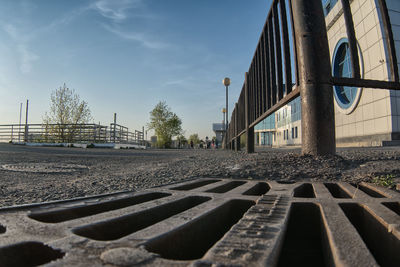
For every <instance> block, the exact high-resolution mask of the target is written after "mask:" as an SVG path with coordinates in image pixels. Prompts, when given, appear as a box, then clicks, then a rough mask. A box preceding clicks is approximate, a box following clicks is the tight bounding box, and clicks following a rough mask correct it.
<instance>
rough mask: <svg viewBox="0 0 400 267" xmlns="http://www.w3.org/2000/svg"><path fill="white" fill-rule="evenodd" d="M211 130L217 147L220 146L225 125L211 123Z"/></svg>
mask: <svg viewBox="0 0 400 267" xmlns="http://www.w3.org/2000/svg"><path fill="white" fill-rule="evenodd" d="M212 129H213V131H214V133H215V138H216V142H218V146H220V145H221V144H222V139H223V138H224V134H225V124H224V123H213V125H212Z"/></svg>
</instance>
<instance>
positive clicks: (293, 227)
mask: <svg viewBox="0 0 400 267" xmlns="http://www.w3.org/2000/svg"><path fill="white" fill-rule="evenodd" d="M326 265H329V266H335V264H334V261H333V257H332V253H331V248H330V246H329V242H328V238H327V235H326V230H325V227H324V224H323V223H322V216H321V210H320V208H319V206H318V205H317V204H314V203H293V204H292V206H291V208H290V212H289V221H288V225H287V228H286V232H285V237H284V241H283V245H282V249H281V252H280V255H279V259H278V266H326Z"/></svg>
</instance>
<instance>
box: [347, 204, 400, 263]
mask: <svg viewBox="0 0 400 267" xmlns="http://www.w3.org/2000/svg"><path fill="white" fill-rule="evenodd" d="M339 205H340V207H341V208H342V210H343V211H344V213H345V214H346V216H347V218H348V219H349V220H350V222H351V223H352V224H353V226H354V227H355V228H356V230H357V232H358V233H359V235H360V236H361V238H362V240H363V241H364V243H365V245H366V246H367V247H368V249H369V251H370V252H371V253H372V255H373V256H374V257H375V260H376V261H377V262H378V264H379V265H381V266H400V253H399V251H400V240H399V239H397V238H396V237H395V236H394V235H393V234H392V233H390V232H388V229H387V228H386V227H385V226H384V225H383V224H382V223H381V222H380V220H378V219H377V218H376V217H375V216H374V215H373V214H371V213H370V212H369V211H368V210H367V209H365V208H364V207H362V206H361V205H360V204H357V203H341V204H339Z"/></svg>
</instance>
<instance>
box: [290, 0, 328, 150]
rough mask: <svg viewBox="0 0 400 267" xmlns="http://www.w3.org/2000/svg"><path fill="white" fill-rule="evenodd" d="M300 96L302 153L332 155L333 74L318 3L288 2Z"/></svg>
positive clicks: (304, 0)
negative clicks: (290, 9) (294, 37)
mask: <svg viewBox="0 0 400 267" xmlns="http://www.w3.org/2000/svg"><path fill="white" fill-rule="evenodd" d="M291 5H292V12H293V24H294V32H295V33H296V39H295V41H296V45H297V46H296V50H297V61H298V66H299V70H298V71H299V80H300V96H301V128H302V154H311V155H326V154H331V155H333V154H335V150H336V141H335V114H334V108H333V90H332V84H331V78H332V74H331V73H332V72H331V65H330V57H329V46H328V38H327V32H326V25H325V17H324V13H323V9H322V2H321V1H320V0H296V1H291Z"/></svg>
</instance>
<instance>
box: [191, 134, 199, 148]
mask: <svg viewBox="0 0 400 267" xmlns="http://www.w3.org/2000/svg"><path fill="white" fill-rule="evenodd" d="M191 141H193V144H194V145H198V144H200V138H199V135H198V134H197V133H195V134H192V135H191V136H189V143H190V142H191Z"/></svg>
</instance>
